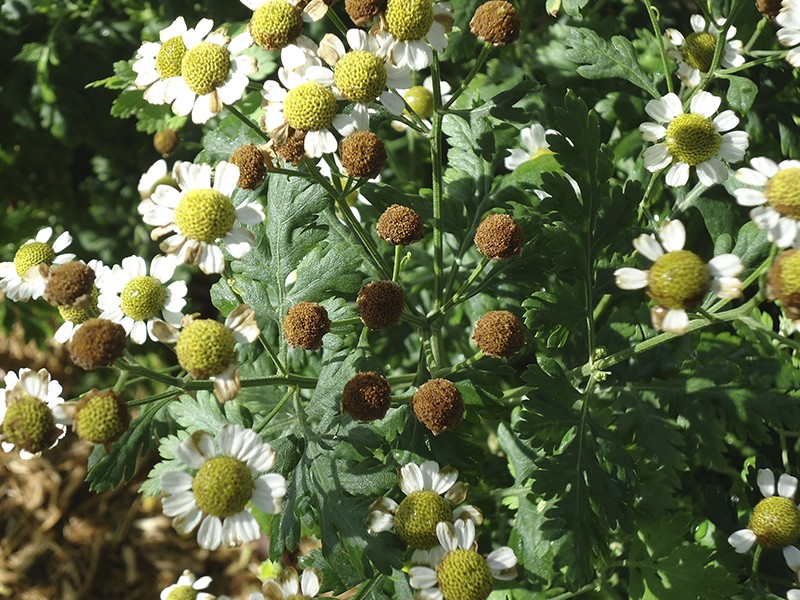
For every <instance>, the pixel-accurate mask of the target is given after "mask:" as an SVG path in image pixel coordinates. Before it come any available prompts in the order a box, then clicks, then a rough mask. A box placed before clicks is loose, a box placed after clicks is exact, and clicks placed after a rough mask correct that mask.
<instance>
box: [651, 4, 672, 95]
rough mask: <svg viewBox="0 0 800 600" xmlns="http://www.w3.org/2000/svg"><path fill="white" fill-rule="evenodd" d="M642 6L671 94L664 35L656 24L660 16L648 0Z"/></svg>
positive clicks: (670, 79)
mask: <svg viewBox="0 0 800 600" xmlns="http://www.w3.org/2000/svg"><path fill="white" fill-rule="evenodd" d="M644 5H645V6H646V7H647V15H648V16H649V17H650V24H651V25H652V26H653V34H655V37H656V44H657V45H658V53H659V54H660V55H661V66H662V67H663V68H664V79H665V80H666V82H667V92H669V93H672V92H673V91H674V90H673V89H672V77H671V75H670V72H669V63H667V51H666V49H665V48H664V34H663V33H661V27H660V26H659V24H658V19H659V17H660V16H661V14H660V13H659V11H658V9H657V8H656V7H654V6H653V5H652V4H651V3H650V0H644ZM656 99H657V98H656Z"/></svg>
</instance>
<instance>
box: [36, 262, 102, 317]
mask: <svg viewBox="0 0 800 600" xmlns="http://www.w3.org/2000/svg"><path fill="white" fill-rule="evenodd" d="M94 280H95V272H94V269H92V268H91V267H90V266H88V265H85V264H83V263H82V262H78V261H70V262H68V263H64V264H63V265H61V266H59V267H56V268H53V269H51V270H50V275H49V277H48V278H47V284H46V285H45V288H44V297H45V299H46V300H47V301H48V302H49V303H50V304H52V305H53V306H63V307H66V308H86V307H88V306H89V305H90V304H91V303H92V292H93V291H94Z"/></svg>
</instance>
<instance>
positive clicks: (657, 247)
mask: <svg viewBox="0 0 800 600" xmlns="http://www.w3.org/2000/svg"><path fill="white" fill-rule="evenodd" d="M633 247H634V248H636V250H637V251H638V252H639V254H641V255H642V256H644V257H645V258H649V259H650V260H651V261H653V262H655V261H657V260H658V259H659V258H660V257H661V256H662V255H663V254H664V250H663V248H662V247H661V244H659V243H658V242H657V241H656V239H655V238H654V237H653V236H652V235H646V234H642V235H640V236H638V237H637V238H636V239H635V240H633Z"/></svg>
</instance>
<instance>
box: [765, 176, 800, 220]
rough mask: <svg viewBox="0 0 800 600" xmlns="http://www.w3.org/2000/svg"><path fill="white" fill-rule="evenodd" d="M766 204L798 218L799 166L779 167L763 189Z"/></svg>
mask: <svg viewBox="0 0 800 600" xmlns="http://www.w3.org/2000/svg"><path fill="white" fill-rule="evenodd" d="M764 195H765V196H766V197H767V204H769V205H770V206H771V207H772V208H774V209H775V210H777V211H778V212H779V213H781V214H783V215H786V216H788V217H792V218H793V219H800V168H797V167H792V168H790V169H781V170H780V171H778V172H777V173H775V175H773V176H772V178H771V179H770V180H769V181H768V182H767V187H766V188H765V189H764Z"/></svg>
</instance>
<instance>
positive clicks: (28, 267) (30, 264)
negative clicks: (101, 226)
mask: <svg viewBox="0 0 800 600" xmlns="http://www.w3.org/2000/svg"><path fill="white" fill-rule="evenodd" d="M52 236H53V228H52V227H45V228H44V229H42V230H41V231H39V233H37V234H36V237H35V238H34V239H32V240H28V241H27V242H25V243H24V244H23V245H22V246H20V248H19V250H17V253H16V254H15V255H14V260H13V261H10V262H3V263H0V290H3V293H4V294H5V295H6V296H8V299H9V300H14V301H15V302H19V301H27V300H29V299H31V298H33V299H34V300H36V299H37V298H41V297H42V294H44V288H45V285H46V284H47V275H48V274H49V273H50V266H51V265H61V264H64V263H66V262H69V261H71V260H72V259H73V258H75V255H74V254H58V253H59V252H61V251H62V250H64V249H65V248H66V247H67V246H69V245H70V244H71V243H72V236H71V235H70V234H69V233H67V232H66V231H65V232H64V233H62V234H61V235H59V236H58V237H57V238H56V239H55V241H53V243H52V244H51V243H50V238H51V237H52Z"/></svg>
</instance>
